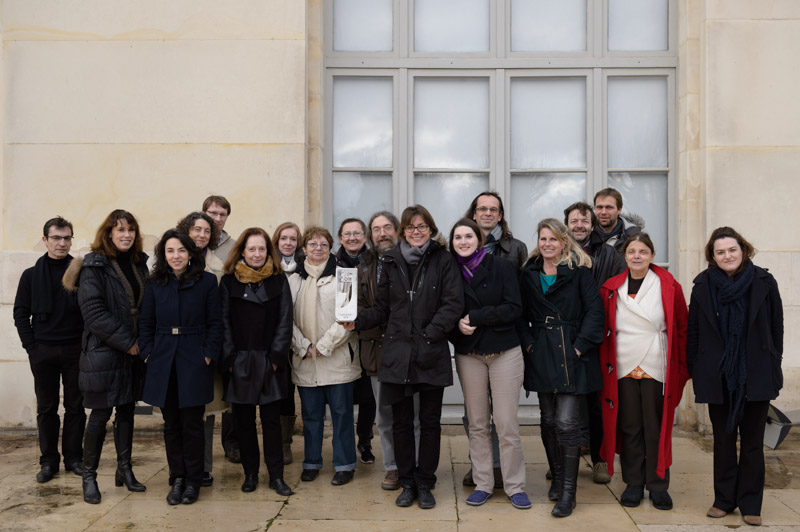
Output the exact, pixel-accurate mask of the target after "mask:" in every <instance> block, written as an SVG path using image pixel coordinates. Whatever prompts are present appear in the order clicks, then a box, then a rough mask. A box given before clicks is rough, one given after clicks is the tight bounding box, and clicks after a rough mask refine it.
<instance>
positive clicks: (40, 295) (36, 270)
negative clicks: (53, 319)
mask: <svg viewBox="0 0 800 532" xmlns="http://www.w3.org/2000/svg"><path fill="white" fill-rule="evenodd" d="M65 260H66V262H67V264H69V262H70V261H71V260H72V255H67V256H66V258H65ZM51 262H58V260H57V259H51V258H50V257H49V256H48V255H47V253H45V254H44V255H42V256H41V257H39V259H38V260H37V261H36V264H35V265H34V266H33V278H32V282H31V292H32V293H31V314H33V315H34V316H36V321H38V322H40V323H45V322H46V321H47V320H48V319H49V318H50V315H51V314H52V313H53V293H54V288H55V287H54V286H53V283H52V277H53V274H55V273H56V272H53V273H52V274H51V273H50V267H51Z"/></svg>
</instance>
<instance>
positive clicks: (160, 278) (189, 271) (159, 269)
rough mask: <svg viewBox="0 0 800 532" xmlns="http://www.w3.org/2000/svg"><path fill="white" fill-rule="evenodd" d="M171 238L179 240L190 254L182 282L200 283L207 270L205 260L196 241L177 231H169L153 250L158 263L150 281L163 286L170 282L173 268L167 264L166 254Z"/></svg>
mask: <svg viewBox="0 0 800 532" xmlns="http://www.w3.org/2000/svg"><path fill="white" fill-rule="evenodd" d="M170 238H177V239H178V240H179V241H180V243H181V244H183V247H185V248H186V250H187V251H188V252H189V265H188V266H187V267H186V271H184V272H183V275H182V276H181V278H180V282H181V283H184V282H186V281H199V280H200V279H201V278H202V277H203V272H204V271H205V269H206V261H205V260H204V259H203V255H202V253H201V252H200V249H199V248H198V247H197V246H195V245H194V241H193V240H192V239H191V238H189V235H187V234H186V233H182V232H180V231H178V230H177V229H168V230H167V231H166V232H165V233H164V234H163V235H162V236H161V240H159V241H158V244H156V247H155V249H154V250H153V251H155V254H156V263H155V266H154V267H153V271H152V273H150V280H151V281H152V282H154V283H156V284H160V285H162V286H163V285H166V284H167V283H168V282H169V280H170V278H171V276H172V268H170V267H169V264H167V256H166V253H165V248H166V247H167V241H168V240H169V239H170Z"/></svg>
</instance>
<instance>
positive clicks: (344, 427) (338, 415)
mask: <svg viewBox="0 0 800 532" xmlns="http://www.w3.org/2000/svg"><path fill="white" fill-rule="evenodd" d="M297 390H298V391H299V392H300V411H301V413H302V416H303V438H304V439H305V445H304V451H305V456H304V458H303V469H322V432H323V429H324V419H325V403H326V402H327V403H328V405H329V406H330V409H331V421H332V423H333V442H332V443H333V469H334V470H335V471H353V470H354V469H355V468H356V436H355V430H354V428H353V383H352V382H348V383H345V384H330V385H327V386H298V387H297Z"/></svg>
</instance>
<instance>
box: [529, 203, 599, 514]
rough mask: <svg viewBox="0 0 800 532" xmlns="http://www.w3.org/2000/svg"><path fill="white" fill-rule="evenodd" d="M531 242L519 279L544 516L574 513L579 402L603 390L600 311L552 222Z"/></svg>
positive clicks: (570, 244)
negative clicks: (549, 505)
mask: <svg viewBox="0 0 800 532" xmlns="http://www.w3.org/2000/svg"><path fill="white" fill-rule="evenodd" d="M537 233H538V239H537V245H536V249H534V250H533V252H532V253H531V255H530V257H529V258H528V262H527V263H526V264H525V266H524V267H523V268H522V272H521V274H520V280H519V281H520V290H521V294H522V309H523V310H522V321H521V323H520V326H519V327H518V329H519V334H520V340H521V342H522V347H523V351H524V355H525V378H524V381H523V386H524V388H525V389H526V390H527V391H535V392H538V395H539V408H540V410H541V416H542V421H541V430H542V443H543V444H544V448H545V452H546V453H547V461H548V464H549V465H550V471H552V473H553V481H552V483H551V484H550V490H549V493H548V495H549V498H550V500H551V501H558V502H557V503H556V505H555V507H554V508H553V511H552V512H551V513H552V515H554V516H556V517H566V516H568V515H570V514H571V513H572V510H573V509H574V508H575V490H576V483H577V477H578V464H579V462H580V424H579V422H578V411H579V405H580V396H581V395H582V394H587V393H590V392H594V391H596V390H599V389H600V387H601V386H602V380H601V376H600V365H599V363H598V360H597V352H596V347H597V346H598V345H600V343H601V342H602V341H603V304H602V302H601V301H600V293H599V290H598V288H597V285H596V284H595V282H594V279H593V278H592V273H591V271H590V270H589V268H590V267H591V263H592V261H591V259H590V258H589V257H588V256H587V255H586V253H584V252H583V251H582V250H581V248H580V246H579V245H578V243H577V242H575V240H574V239H573V238H572V237H571V236H570V235H569V232H568V230H567V227H566V226H565V225H564V224H563V223H561V222H559V221H558V220H556V219H555V218H546V219H544V220H542V221H541V222H539V225H538V227H537Z"/></svg>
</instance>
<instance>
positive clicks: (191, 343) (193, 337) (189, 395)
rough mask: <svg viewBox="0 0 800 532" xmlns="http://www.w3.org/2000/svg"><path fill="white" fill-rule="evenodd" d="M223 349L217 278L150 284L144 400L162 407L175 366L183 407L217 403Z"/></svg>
mask: <svg viewBox="0 0 800 532" xmlns="http://www.w3.org/2000/svg"><path fill="white" fill-rule="evenodd" d="M221 344H222V318H221V315H220V309H219V292H218V290H217V278H216V276H215V275H214V274H213V273H208V272H203V277H202V278H200V280H198V281H188V282H186V283H183V284H180V285H179V284H178V280H177V279H176V278H175V277H174V276H171V278H170V280H169V282H168V283H167V284H166V285H160V284H156V283H149V284H148V285H147V289H146V290H145V293H144V302H143V303H142V317H141V319H140V320H139V356H140V357H141V358H142V360H144V361H146V362H147V378H146V379H145V382H144V394H143V397H142V399H143V400H144V401H145V402H147V403H149V404H151V405H154V406H158V407H162V408H163V406H164V403H165V402H166V398H167V388H168V386H169V380H170V373H172V368H173V366H174V367H175V374H176V378H177V382H178V406H179V407H180V408H188V407H191V406H200V405H205V404H207V403H210V402H211V401H212V399H214V366H213V365H207V364H206V361H205V357H208V358H210V359H211V360H212V361H214V362H216V361H217V360H218V359H219V351H220V346H221Z"/></svg>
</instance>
